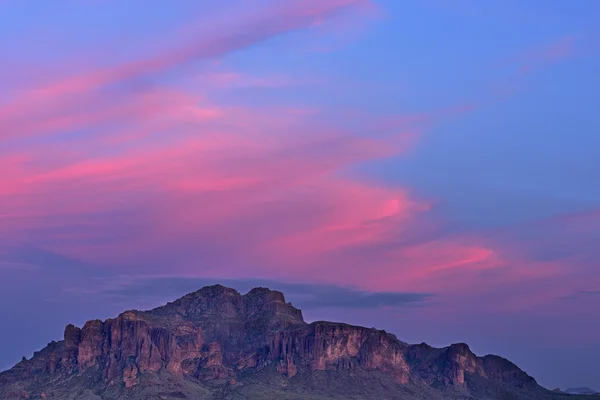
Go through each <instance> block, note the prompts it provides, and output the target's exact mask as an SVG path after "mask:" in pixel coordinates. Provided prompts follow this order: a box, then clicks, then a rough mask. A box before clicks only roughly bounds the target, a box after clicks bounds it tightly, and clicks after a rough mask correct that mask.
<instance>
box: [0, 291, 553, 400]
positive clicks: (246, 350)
mask: <svg viewBox="0 0 600 400" xmlns="http://www.w3.org/2000/svg"><path fill="white" fill-rule="evenodd" d="M323 373H327V374H329V375H323V376H330V375H331V374H334V375H335V376H337V377H338V378H337V379H340V380H344V379H346V378H345V377H353V376H363V377H364V379H365V381H368V380H369V379H377V381H378V382H379V383H378V385H384V383H385V385H388V386H385V387H389V388H395V389H393V390H397V391H398V393H405V391H406V390H409V389H410V388H421V389H420V390H421V391H425V392H427V391H428V390H429V391H431V393H432V394H431V396H434V393H438V394H439V393H444V396H450V395H452V396H454V395H456V396H467V398H468V396H473V395H475V394H474V393H475V392H476V391H478V390H479V391H481V390H482V389H481V388H482V387H485V388H486V390H487V391H489V392H490V393H497V394H498V396H499V397H489V398H502V397H501V396H502V395H503V393H508V392H510V391H511V390H512V391H515V393H521V392H522V393H526V392H531V391H533V392H535V393H537V394H538V395H539V396H542V395H543V396H546V395H548V393H552V392H548V391H545V390H544V389H542V388H540V387H539V386H538V385H537V384H536V382H535V380H534V379H533V378H531V377H530V376H528V375H527V374H526V373H525V372H523V371H522V370H520V369H519V368H518V367H516V366H515V365H514V364H512V363H510V362H509V361H507V360H505V359H503V358H501V357H497V356H486V357H482V358H480V357H477V356H476V355H475V354H473V353H472V352H471V350H470V349H469V347H468V346H467V345H466V344H454V345H451V346H449V347H446V348H442V349H438V348H433V347H430V346H428V345H426V344H424V343H423V344H420V345H408V344H407V343H404V342H402V341H400V340H398V339H397V338H396V336H394V335H392V334H389V333H387V332H385V331H381V330H376V329H374V328H371V329H368V328H363V327H358V326H351V325H347V324H342V323H332V322H313V323H311V324H307V323H306V322H305V321H304V319H303V317H302V312H301V311H300V310H299V309H297V308H295V307H293V306H292V305H291V304H290V303H286V301H285V298H284V295H283V294H282V293H281V292H277V291H272V290H269V289H266V288H255V289H253V290H251V291H250V292H249V293H247V294H245V295H241V294H240V293H238V292H237V291H235V290H233V289H230V288H226V287H223V286H220V285H216V286H209V287H205V288H203V289H201V290H199V291H197V292H194V293H190V294H188V295H186V296H184V297H182V298H180V299H178V300H176V301H174V302H172V303H168V304H167V305H165V306H162V307H159V308H156V309H153V310H150V311H135V310H133V311H126V312H124V313H122V314H121V315H119V316H118V317H117V318H114V319H108V320H106V321H100V320H93V321H88V322H87V323H86V324H85V325H84V326H83V327H82V328H78V327H75V326H73V325H67V327H66V328H65V331H64V339H63V340H62V341H60V342H51V343H49V344H48V346H47V347H46V348H44V349H43V350H42V351H40V352H37V353H35V355H34V357H33V358H32V359H31V360H23V361H21V362H20V363H19V364H17V365H16V366H15V367H14V368H12V369H11V370H9V371H6V372H4V373H2V374H0V398H35V397H36V396H37V397H38V398H43V397H44V398H48V396H53V393H59V392H60V390H61V389H60V388H61V387H69V388H71V389H70V390H75V388H79V390H83V392H82V393H84V392H85V393H87V394H89V393H100V395H98V394H95V396H100V397H99V398H107V399H108V398H119V396H124V395H125V394H127V395H128V396H130V397H131V395H132V393H137V392H135V390H147V388H148V387H156V388H163V387H166V386H169V385H174V386H175V387H178V388H179V387H187V386H189V385H191V384H192V383H193V384H194V385H198V386H197V388H204V389H202V390H209V389H206V387H205V386H203V385H208V384H210V385H212V386H209V387H211V388H213V387H214V385H215V384H217V385H225V386H224V387H227V388H229V389H228V390H237V389H235V388H237V387H242V386H243V385H244V382H254V383H253V384H256V382H259V383H260V384H272V382H274V381H277V382H279V383H278V385H279V386H281V385H284V386H283V387H288V386H289V385H292V386H293V385H294V384H298V383H299V382H306V379H309V380H310V382H311V383H310V385H309V386H310V387H312V389H311V390H318V387H317V388H315V387H314V385H315V383H314V380H315V379H317V378H318V377H320V376H322V375H319V374H323ZM307 377H308V378H307ZM313 378H314V379H313ZM261 379H262V380H261ZM319 379H321V378H319ZM349 379H350V380H349V381H348V382H349V383H348V385H349V387H350V386H352V385H355V384H356V382H354V381H353V380H352V379H353V378H349ZM190 382H192V383H190ZM286 382H288V383H286ZM382 382H383V383H382ZM311 385H312V386H311ZM482 385H483V386H482ZM246 387H248V386H247V385H246ZM382 387H383V386H382ZM490 388H492V389H490ZM488 389H489V390H488ZM198 390H200V389H198ZM210 390H213V389H210ZM219 390H221V389H219ZM239 390H242V389H239ZM244 390H245V389H244ZM357 390H359V389H357ZM360 390H371V389H370V388H365V387H362V388H361V389H360ZM390 390H392V389H390ZM415 390H416V389H415ZM90 391H92V392H90ZM128 391H129V392H128ZM425 392H423V393H425ZM173 393H175V392H173ZM177 393H179V392H177ZM181 393H182V394H183V395H184V396H185V393H184V392H181ZM486 393H487V392H486ZM488 394H489V393H488ZM82 396H83V395H82ZM394 396H395V395H389V397H387V398H416V397H397V396H396V397H394ZM543 396H542V397H537V398H546V397H543ZM168 397H169V396H167V397H165V398H168ZM50 398H52V397H50ZM82 398H84V397H82ZM134 398H135V396H134ZM159 398H160V397H159ZM199 398H201V397H199ZM224 398H227V397H224ZM431 398H435V397H431ZM446 398H448V397H446ZM463 398H464V397H463ZM514 398H519V397H514ZM523 398H527V397H523ZM548 398H550V397H548Z"/></svg>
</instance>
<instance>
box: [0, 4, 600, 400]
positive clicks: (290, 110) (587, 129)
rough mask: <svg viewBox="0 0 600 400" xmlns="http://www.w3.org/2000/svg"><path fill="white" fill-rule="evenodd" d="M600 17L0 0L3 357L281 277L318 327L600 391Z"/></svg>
mask: <svg viewBox="0 0 600 400" xmlns="http://www.w3.org/2000/svg"><path fill="white" fill-rule="evenodd" d="M597 15H600V3H596V2H593V1H592V0H584V1H581V2H578V3H572V4H562V3H561V4H559V3H556V4H544V5H543V6H541V5H539V4H537V5H536V4H524V3H523V2H519V1H517V0H509V1H505V2H492V3H487V4H481V3H478V2H477V1H474V0H455V1H453V2H448V1H445V0H419V1H412V2H407V3H404V4H399V2H396V1H392V0H289V1H286V2H282V1H276V0H224V1H222V2H218V4H217V3H215V2H210V1H206V0H202V1H192V0H175V1H173V2H170V3H169V4H165V3H164V2H160V1H158V0H145V1H142V0H131V1H129V2H127V4H125V3H123V2H117V1H116V0H108V1H93V0H91V1H85V2H81V1H76V0H57V1H55V2H52V3H51V4H50V3H46V4H41V3H40V4H33V3H30V4H27V2H22V1H17V0H4V1H1V0H0V18H2V19H3V21H5V22H6V23H3V24H2V25H0V48H2V52H3V55H4V57H3V63H2V65H0V85H2V88H3V90H2V91H1V92H0V174H2V176H1V179H0V274H1V276H2V279H1V280H0V303H1V304H2V307H0V320H2V321H3V323H4V324H5V326H7V327H18V329H3V330H2V332H0V343H4V344H5V346H3V348H2V351H1V352H0V366H4V365H5V364H10V366H8V368H10V367H12V366H13V365H14V364H15V363H16V362H18V361H19V360H20V359H21V357H22V356H23V355H26V356H27V357H28V358H29V357H30V355H31V354H32V353H33V352H34V351H38V350H40V349H41V348H42V347H44V346H45V344H46V343H47V342H48V341H50V340H57V337H58V338H62V333H63V332H62V330H63V329H64V326H65V325H67V324H68V323H70V322H74V323H79V324H82V323H83V322H85V321H87V320H90V319H95V318H101V319H106V318H109V317H111V316H115V315H117V314H118V313H120V312H122V311H124V310H125V309H129V308H134V307H148V306H153V305H154V306H156V305H160V304H161V302H166V301H165V300H167V301H168V300H169V298H171V296H177V297H179V296H182V295H183V294H185V293H182V292H185V291H186V290H190V289H191V288H192V287H193V286H194V285H196V286H198V285H201V284H203V283H207V282H222V283H223V284H224V285H225V286H232V287H234V288H235V289H236V290H240V288H246V287H247V286H248V285H252V284H253V283H256V282H258V283H259V285H263V284H264V285H266V286H267V287H270V288H273V289H276V290H280V291H281V292H282V293H284V295H285V296H286V300H287V301H291V302H292V303H293V304H294V305H295V306H298V304H299V305H300V306H298V307H299V308H300V309H302V311H303V314H304V317H305V318H310V319H312V320H314V319H322V320H339V321H342V322H346V323H349V324H354V325H360V326H367V327H370V326H374V327H376V328H377V329H384V330H386V331H388V332H392V333H394V334H395V335H396V336H398V338H399V339H401V340H403V341H406V342H409V343H421V342H426V343H428V344H430V345H432V346H435V347H443V346H447V345H449V344H451V343H467V344H468V345H469V347H470V348H471V350H472V351H473V352H474V353H476V354H478V355H482V354H497V355H500V356H502V357H504V358H507V359H508V360H510V361H511V362H513V363H515V364H516V365H517V366H518V367H519V368H521V369H523V370H524V371H526V372H527V373H528V374H529V375H531V376H532V377H534V378H535V379H536V380H537V382H538V383H540V384H541V385H542V386H544V387H547V388H549V389H553V388H556V387H559V388H563V389H565V388H576V387H591V388H594V389H596V390H600V373H599V372H598V370H597V368H596V360H597V359H598V358H600V335H598V332H600V261H598V260H600V248H599V247H598V246H597V243H598V241H599V240H600V186H599V185H598V184H597V182H599V181H600V137H599V136H598V133H599V132H600V116H599V115H598V113H597V110H596V109H597V104H600V91H599V90H598V88H600V81H599V80H598V74H597V71H599V70H600V46H599V45H598V37H600V35H598V34H599V33H600V32H599V30H598V18H597ZM260 282H262V284H261V283H260ZM227 283H228V284H227ZM202 286H204V285H202ZM277 287H281V288H282V289H283V290H282V289H277ZM286 289H287V290H286ZM302 305H304V308H303V307H302ZM79 326H81V325H79Z"/></svg>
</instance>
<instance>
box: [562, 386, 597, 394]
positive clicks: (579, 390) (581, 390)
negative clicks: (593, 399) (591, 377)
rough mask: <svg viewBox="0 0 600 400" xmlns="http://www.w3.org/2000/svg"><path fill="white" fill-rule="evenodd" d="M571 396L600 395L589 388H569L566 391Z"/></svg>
mask: <svg viewBox="0 0 600 400" xmlns="http://www.w3.org/2000/svg"><path fill="white" fill-rule="evenodd" d="M564 392H565V393H569V394H588V395H589V394H596V393H600V392H598V391H596V390H594V389H590V388H589V387H578V388H569V389H566V390H565V391H564Z"/></svg>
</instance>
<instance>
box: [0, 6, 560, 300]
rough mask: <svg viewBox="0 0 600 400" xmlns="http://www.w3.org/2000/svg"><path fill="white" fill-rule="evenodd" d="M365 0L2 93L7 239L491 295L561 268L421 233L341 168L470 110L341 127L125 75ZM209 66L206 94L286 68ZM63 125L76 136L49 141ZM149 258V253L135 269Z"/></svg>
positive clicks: (402, 197)
mask: <svg viewBox="0 0 600 400" xmlns="http://www.w3.org/2000/svg"><path fill="white" fill-rule="evenodd" d="M367 3H369V2H366V1H359V0H355V1H352V0H326V1H289V2H287V1H286V2H275V3H273V4H274V5H273V7H272V8H269V9H267V10H263V11H259V12H254V13H251V14H249V15H245V16H242V17H239V18H233V19H230V20H228V22H230V23H231V24H229V25H228V24H223V25H222V26H220V27H219V29H220V30H219V29H218V30H217V31H216V32H213V34H212V35H208V36H206V37H202V38H201V39H199V40H197V41H195V42H193V43H191V44H190V45H189V46H184V47H181V48H174V49H171V50H167V51H165V52H164V53H160V54H158V55H156V56H155V57H149V58H144V59H140V60H133V61H130V62H128V63H124V64H121V65H116V66H113V67H109V68H97V69H92V70H89V71H82V72H80V73H74V74H73V76H72V77H68V78H64V79H57V80H54V81H49V82H47V83H46V84H43V85H41V86H36V87H34V88H31V89H29V90H26V91H23V92H20V93H18V94H17V96H15V99H14V101H12V102H10V103H8V104H5V105H2V106H1V107H0V132H2V133H3V134H2V136H1V137H0V141H3V143H8V141H9V140H10V141H11V143H13V142H15V143H20V144H21V146H20V147H19V148H18V151H14V152H11V154H12V155H11V156H7V155H6V153H8V152H7V151H5V152H3V153H1V154H0V168H1V169H2V171H3V172H4V171H6V172H8V173H7V174H6V175H7V176H8V178H7V179H3V180H2V181H0V205H1V208H0V234H2V236H3V237H6V238H8V239H7V240H8V241H9V242H11V244H14V243H20V242H23V243H27V242H32V243H34V244H35V245H37V246H40V247H44V248H48V249H51V250H54V251H57V252H60V253H64V254H67V255H72V256H75V257H80V258H83V259H85V260H88V261H97V262H101V263H104V264H103V265H105V266H107V267H115V266H122V265H130V267H129V268H131V269H132V270H133V271H132V272H140V271H136V269H141V268H146V269H157V268H158V269H160V268H163V269H164V268H165V265H166V266H167V267H168V268H169V271H170V272H171V273H173V274H188V275H203V276H207V275H212V276H215V277H226V276H230V277H231V276H236V277H243V276H246V277H248V276H253V275H257V276H259V277H260V276H263V277H271V278H279V279H284V280H285V279H294V280H303V281H306V280H312V281H319V282H329V283H336V284H345V285H353V286H359V287H362V288H365V289H368V290H386V291H394V290H423V291H425V290H426V291H432V292H436V293H441V294H447V295H451V296H455V297H460V296H459V294H460V293H463V292H465V291H466V290H467V289H469V290H471V288H472V287H475V288H479V289H475V290H480V291H483V290H484V289H483V288H485V290H490V289H491V284H490V282H491V281H490V280H489V278H486V277H485V274H495V273H497V274H498V276H497V277H496V278H495V279H494V280H493V283H494V284H496V285H504V286H508V285H512V284H515V283H519V282H524V281H531V280H537V279H541V278H545V277H547V276H553V275H556V274H557V273H558V272H560V270H561V268H562V264H560V263H558V264H557V263H550V262H537V261H533V262H532V261H531V260H530V259H528V257H527V254H526V253H525V252H521V249H519V248H513V247H511V246H509V245H505V244H504V243H502V242H501V241H495V240H488V238H485V237H482V236H478V235H467V234H454V235H438V231H437V230H438V228H439V227H438V226H435V225H436V224H431V226H430V225H429V224H428V223H427V219H426V216H427V215H428V213H429V212H430V210H431V209H432V207H433V203H434V202H432V201H431V199H421V198H418V197H416V196H415V195H414V194H413V192H412V191H411V190H410V189H409V188H406V187H398V186H394V185H390V184H384V183H382V182H374V181H371V180H369V179H358V178H356V177H355V176H353V175H352V174H351V173H350V171H351V170H352V169H353V168H354V167H356V166H357V165H359V164H363V163H368V162H372V161H376V160H380V159H383V158H388V157H398V156H402V155H403V154H405V153H406V152H407V151H409V150H410V149H411V148H412V145H413V144H414V143H415V142H416V141H417V140H418V138H419V134H420V133H421V132H423V131H424V130H426V129H427V128H429V127H431V126H433V125H435V124H437V123H440V122H443V121H445V120H447V119H448V118H451V117H454V116H457V115H462V114H464V113H467V112H470V111H472V110H473V109H474V108H475V106H473V105H464V106H460V107H450V108H447V109H444V110H440V111H434V112H431V113H422V114H416V115H395V116H391V117H387V118H381V119H379V118H376V119H374V118H373V117H372V116H370V115H364V114H360V113H355V114H352V113H350V112H344V115H343V117H344V122H353V123H352V125H353V126H354V127H355V130H353V131H349V130H348V129H345V128H342V127H341V126H339V125H337V124H336V123H335V122H332V121H335V118H331V119H330V118H328V117H329V116H331V115H330V114H329V111H328V110H321V109H319V110H315V109H313V108H312V107H311V106H310V105H306V104H298V106H297V107H290V108H286V107H277V106H271V107H266V106H265V107H258V106H247V107H241V106H235V107H234V106H230V105H227V104H220V103H217V102H215V101H214V100H213V98H211V96H210V94H211V93H210V91H207V93H201V94H199V93H193V92H192V91H187V90H182V89H176V88H174V87H168V86H167V85H166V84H165V85H156V86H153V85H147V86H144V85H142V86H140V87H137V86H135V85H133V83H136V82H137V81H138V80H139V78H145V77H148V76H160V75H161V74H163V73H165V72H168V71H170V70H173V69H175V68H177V67H179V66H183V65H186V64H189V63H191V62H194V61H198V60H200V61H201V60H208V59H214V58H218V57H222V56H225V55H227V54H229V53H231V52H233V51H236V50H238V49H241V48H245V47H249V46H251V45H252V44H254V43H258V42H260V41H263V40H266V39H268V38H270V37H274V36H276V35H279V34H282V33H286V32H290V31H293V30H296V29H301V28H304V27H308V26H312V24H313V23H314V22H315V21H322V20H324V19H325V18H328V17H330V16H331V15H334V14H336V13H338V12H341V11H343V10H345V9H348V8H349V7H353V6H357V5H361V4H367ZM235 32H252V34H251V35H235V34H234V33H235ZM563 53H564V50H561V48H558V49H553V50H552V51H548V52H547V53H544V54H543V55H542V56H541V58H546V59H554V58H556V57H561V56H562V54H563ZM538 58H539V57H538ZM211 73H212V75H211V74H209V75H208V76H205V77H204V78H205V79H206V80H207V82H208V84H212V85H213V89H214V88H216V89H217V90H218V89H220V88H223V87H227V86H229V85H254V86H278V85H286V84H290V83H292V81H293V80H287V78H282V79H281V80H280V81H277V79H272V78H271V77H261V78H256V77H254V78H253V77H250V75H247V74H245V73H243V72H231V71H221V70H220V69H218V68H217V69H216V72H211ZM365 121H366V122H365ZM354 122H356V123H354ZM348 125H350V124H348ZM72 131H77V132H81V134H79V135H75V137H74V138H71V139H68V140H67V139H64V138H63V137H61V136H60V135H61V134H63V135H64V134H65V133H70V132H72ZM34 139H37V140H38V141H36V140H34ZM42 139H43V140H42ZM49 139H51V140H49ZM20 140H21V141H22V142H19V141H20ZM23 143H26V146H25V145H24V144H23ZM416 233H418V235H416ZM0 250H1V249H0ZM158 261H161V262H164V263H165V264H163V265H162V266H157V265H155V264H152V262H158ZM140 265H143V267H141V266H140ZM515 265H516V266H517V267H515ZM249 268H251V270H250V269H249ZM145 272H155V273H156V272H160V271H157V270H154V271H145ZM536 296H537V294H536ZM539 298H544V299H545V298H547V296H546V295H545V294H544V295H542V294H540V295H539ZM536 299H537V297H536ZM536 301H537V300H536Z"/></svg>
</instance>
